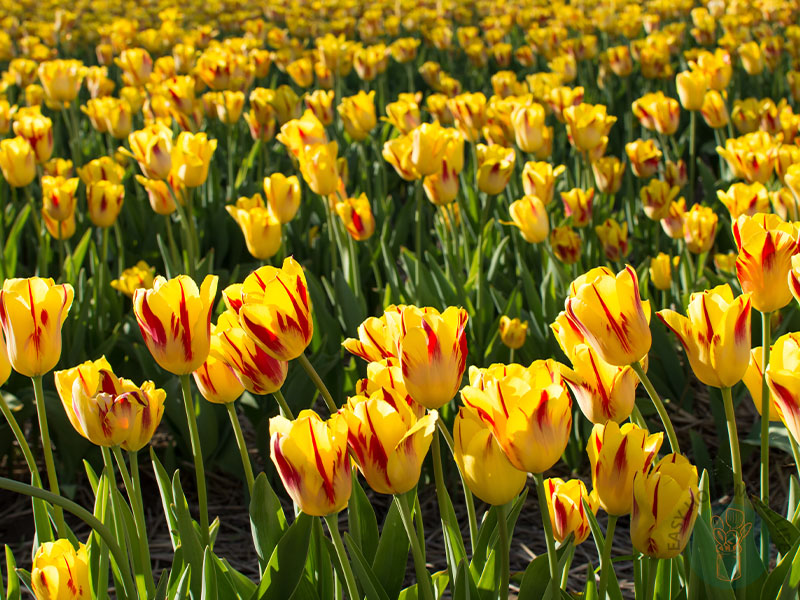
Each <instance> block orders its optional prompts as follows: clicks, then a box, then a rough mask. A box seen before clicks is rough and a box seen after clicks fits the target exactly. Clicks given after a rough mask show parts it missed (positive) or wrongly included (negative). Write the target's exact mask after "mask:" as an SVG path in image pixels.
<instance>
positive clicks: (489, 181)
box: [477, 144, 514, 196]
mask: <svg viewBox="0 0 800 600" xmlns="http://www.w3.org/2000/svg"><path fill="white" fill-rule="evenodd" d="M477 156H478V188H479V189H480V190H481V191H482V192H484V193H486V194H489V195H490V196H495V195H497V194H499V193H500V192H502V191H503V190H504V189H505V187H506V185H507V184H508V181H509V179H511V173H512V172H513V171H514V150H513V148H503V147H502V146H497V145H494V146H486V145H484V144H478V145H477Z"/></svg>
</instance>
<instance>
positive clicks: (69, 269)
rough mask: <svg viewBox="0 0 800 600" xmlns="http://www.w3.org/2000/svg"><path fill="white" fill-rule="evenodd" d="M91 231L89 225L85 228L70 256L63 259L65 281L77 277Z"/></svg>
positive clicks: (90, 237) (73, 279) (71, 280)
mask: <svg viewBox="0 0 800 600" xmlns="http://www.w3.org/2000/svg"><path fill="white" fill-rule="evenodd" d="M92 231H93V229H92V228H91V227H90V228H89V229H87V230H86V233H84V234H83V237H82V238H81V241H80V242H78V245H77V246H75V250H74V251H73V252H72V255H71V256H70V258H69V259H68V260H66V261H65V263H64V267H65V269H64V276H65V279H66V280H67V281H70V282H74V281H75V279H76V278H77V275H78V271H80V268H81V265H82V264H83V259H84V258H85V257H86V251H87V250H88V249H89V242H90V241H91V239H92ZM101 292H102V291H101Z"/></svg>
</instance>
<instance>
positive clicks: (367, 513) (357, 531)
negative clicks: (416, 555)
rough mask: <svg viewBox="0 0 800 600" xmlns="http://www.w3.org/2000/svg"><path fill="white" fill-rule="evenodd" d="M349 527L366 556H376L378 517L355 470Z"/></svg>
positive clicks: (349, 507) (348, 512) (348, 516)
mask: <svg viewBox="0 0 800 600" xmlns="http://www.w3.org/2000/svg"><path fill="white" fill-rule="evenodd" d="M347 527H348V529H349V530H350V534H351V536H352V538H353V541H354V542H355V543H356V544H358V547H359V549H360V550H361V552H362V553H363V554H364V556H375V551H376V550H377V548H378V535H379V534H378V518H377V517H376V516H375V509H374V508H372V504H371V503H370V501H369V498H367V494H366V493H365V492H364V488H363V487H361V484H360V483H359V482H358V478H357V475H356V473H355V471H353V493H352V494H351V495H350V503H349V504H348V505H347Z"/></svg>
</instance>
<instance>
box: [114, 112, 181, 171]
mask: <svg viewBox="0 0 800 600" xmlns="http://www.w3.org/2000/svg"><path fill="white" fill-rule="evenodd" d="M128 144H129V145H130V148H131V151H130V152H129V151H128V150H127V149H122V150H121V152H122V153H123V154H125V155H126V156H129V157H131V158H133V159H134V160H135V161H136V162H137V163H139V168H140V169H141V170H142V174H143V175H144V176H145V177H147V178H149V179H166V178H167V175H169V173H170V170H171V169H172V130H170V129H169V128H168V127H166V126H165V125H161V124H154V125H148V126H147V127H145V128H144V129H140V130H138V131H134V132H133V133H131V134H130V135H129V136H128Z"/></svg>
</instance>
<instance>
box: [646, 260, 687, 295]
mask: <svg viewBox="0 0 800 600" xmlns="http://www.w3.org/2000/svg"><path fill="white" fill-rule="evenodd" d="M679 261H680V256H674V257H670V256H669V255H668V254H664V253H663V252H659V253H658V255H657V256H654V257H652V258H651V259H650V281H652V282H653V285H654V286H655V288H656V289H657V290H662V291H663V290H668V289H669V288H670V286H671V284H672V269H673V268H676V267H677V266H678V262H679Z"/></svg>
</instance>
